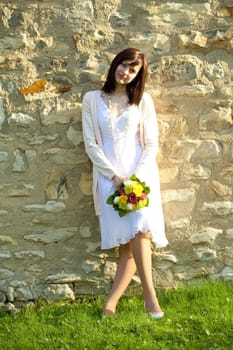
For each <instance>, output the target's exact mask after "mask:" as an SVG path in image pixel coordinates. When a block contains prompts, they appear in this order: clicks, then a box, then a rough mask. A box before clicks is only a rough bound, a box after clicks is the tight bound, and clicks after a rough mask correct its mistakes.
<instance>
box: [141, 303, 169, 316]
mask: <svg viewBox="0 0 233 350" xmlns="http://www.w3.org/2000/svg"><path fill="white" fill-rule="evenodd" d="M144 310H145V311H146V305H145V303H144ZM148 314H149V315H150V316H151V317H152V318H154V319H155V320H159V319H160V318H162V317H163V316H164V312H163V311H160V312H148Z"/></svg>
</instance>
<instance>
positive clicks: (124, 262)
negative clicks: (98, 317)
mask: <svg viewBox="0 0 233 350" xmlns="http://www.w3.org/2000/svg"><path fill="white" fill-rule="evenodd" d="M135 272H136V264H135V261H134V257H133V254H132V251H131V245H130V244H129V243H127V244H124V245H122V246H120V258H119V262H118V266H117V271H116V275H115V279H114V282H113V285H112V289H111V293H110V295H109V297H108V298H107V300H106V302H105V305H104V309H103V314H105V315H113V314H114V313H115V311H116V305H117V303H118V301H119V299H120V297H121V296H122V295H123V293H124V291H125V290H126V288H127V287H128V285H129V283H130V281H131V280H132V278H133V276H134V274H135Z"/></svg>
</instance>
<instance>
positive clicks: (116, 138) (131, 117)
mask: <svg viewBox="0 0 233 350" xmlns="http://www.w3.org/2000/svg"><path fill="white" fill-rule="evenodd" d="M97 119H98V125H99V128H100V131H101V137H102V146H103V152H104V154H105V156H106V157H107V158H108V159H109V160H110V161H111V163H112V164H113V166H114V167H115V168H116V169H118V175H121V176H125V177H129V176H130V175H132V174H134V172H135V169H136V167H137V165H138V163H139V161H140V158H141V155H142V151H143V150H142V147H141V146H140V143H139V137H138V125H139V119H140V112H139V109H138V107H137V106H135V105H130V106H128V107H127V108H126V109H125V110H124V111H123V112H122V114H121V115H120V116H119V117H117V118H113V117H111V115H110V111H109V109H108V107H107V105H106V104H105V102H104V100H103V99H102V97H100V99H99V104H98V116H97ZM145 174H146V175H145V177H144V178H143V179H141V178H140V180H142V181H146V184H147V185H148V186H150V190H151V192H150V194H149V206H148V207H145V208H142V209H140V210H137V211H134V212H131V213H129V214H127V215H125V216H123V217H120V216H119V215H118V212H117V211H115V210H114V209H113V207H112V206H111V205H109V204H106V200H107V198H108V197H109V196H110V195H111V194H112V193H113V192H114V191H115V190H116V188H115V186H114V184H113V182H112V181H111V180H109V179H108V178H107V177H105V176H104V175H102V174H101V173H99V176H98V189H99V193H100V200H101V206H102V214H101V215H100V216H99V223H100V231H101V248H102V249H109V248H113V247H117V246H119V245H120V244H125V243H127V242H128V241H129V240H131V239H132V238H134V236H135V234H137V233H138V232H139V231H140V232H147V231H148V230H149V231H150V232H151V239H152V241H153V242H154V243H155V245H156V247H157V248H162V247H165V246H166V245H167V244H168V241H167V238H166V235H165V230H164V218H163V211H162V205H161V197H160V184H159V175H158V169H157V165H156V162H155V161H154V162H153V164H150V168H149V169H145Z"/></svg>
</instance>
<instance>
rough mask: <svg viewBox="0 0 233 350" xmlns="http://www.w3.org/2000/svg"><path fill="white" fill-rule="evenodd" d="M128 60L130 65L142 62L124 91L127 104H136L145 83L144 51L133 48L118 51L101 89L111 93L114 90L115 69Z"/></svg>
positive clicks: (145, 64)
mask: <svg viewBox="0 0 233 350" xmlns="http://www.w3.org/2000/svg"><path fill="white" fill-rule="evenodd" d="M125 60H127V61H130V64H129V65H130V66H136V65H138V64H142V66H141V68H140V70H139V72H138V74H137V76H136V77H135V78H134V79H133V81H131V82H130V83H129V84H127V85H126V92H127V95H128V99H129V104H131V105H132V104H136V105H139V103H140V101H141V98H142V95H143V92H144V88H145V83H146V77H147V60H146V58H145V55H144V53H142V52H141V51H140V50H138V49H134V48H128V49H125V50H123V51H121V52H119V53H118V54H117V55H116V57H115V58H114V59H113V61H112V63H111V65H110V68H109V71H108V75H107V79H106V81H105V83H104V86H103V88H102V90H103V91H104V92H106V93H112V92H114V90H115V88H116V81H115V71H116V68H117V66H119V64H120V63H121V62H123V61H125Z"/></svg>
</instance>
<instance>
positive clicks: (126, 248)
mask: <svg viewBox="0 0 233 350" xmlns="http://www.w3.org/2000/svg"><path fill="white" fill-rule="evenodd" d="M120 255H125V256H127V257H128V259H131V258H133V253H132V249H131V245H130V243H126V244H122V245H121V246H120Z"/></svg>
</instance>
